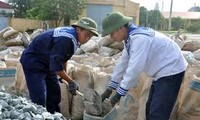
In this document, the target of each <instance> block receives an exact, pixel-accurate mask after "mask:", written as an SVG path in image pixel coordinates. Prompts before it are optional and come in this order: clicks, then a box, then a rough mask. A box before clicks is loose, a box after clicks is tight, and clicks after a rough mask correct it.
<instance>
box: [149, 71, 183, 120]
mask: <svg viewBox="0 0 200 120" xmlns="http://www.w3.org/2000/svg"><path fill="white" fill-rule="evenodd" d="M184 74H185V72H181V73H179V74H176V75H171V76H167V77H162V78H159V79H158V80H157V81H153V83H152V85H151V89H150V93H149V98H148V101H147V103H146V119H147V120H169V117H170V114H171V112H172V109H173V107H174V104H175V102H176V99H177V96H178V93H179V89H180V86H181V83H182V81H183V77H184Z"/></svg>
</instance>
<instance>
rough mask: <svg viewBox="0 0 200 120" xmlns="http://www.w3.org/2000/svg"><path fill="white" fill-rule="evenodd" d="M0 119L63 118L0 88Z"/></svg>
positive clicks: (51, 119)
mask: <svg viewBox="0 0 200 120" xmlns="http://www.w3.org/2000/svg"><path fill="white" fill-rule="evenodd" d="M0 120H65V118H64V117H63V115H62V114H60V113H55V114H51V113H49V112H47V110H46V109H45V108H44V107H42V106H39V105H36V104H33V103H32V102H30V101H29V100H27V99H26V98H24V97H20V96H16V95H12V94H9V93H6V92H5V90H4V89H1V90H0Z"/></svg>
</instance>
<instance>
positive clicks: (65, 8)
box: [27, 0, 86, 26]
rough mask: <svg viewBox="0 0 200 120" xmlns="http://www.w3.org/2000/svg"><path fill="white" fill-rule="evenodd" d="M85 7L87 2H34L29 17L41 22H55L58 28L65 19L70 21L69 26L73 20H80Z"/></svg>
mask: <svg viewBox="0 0 200 120" xmlns="http://www.w3.org/2000/svg"><path fill="white" fill-rule="evenodd" d="M85 7H86V3H85V0H45V1H44V0H34V1H33V3H32V7H31V9H30V10H28V13H27V16H28V17H29V18H35V19H41V20H55V23H56V25H57V26H58V25H59V24H60V22H61V20H62V19H63V18H64V19H65V20H67V21H68V23H67V24H69V20H71V19H78V15H80V14H81V13H82V11H83V9H84V8H85Z"/></svg>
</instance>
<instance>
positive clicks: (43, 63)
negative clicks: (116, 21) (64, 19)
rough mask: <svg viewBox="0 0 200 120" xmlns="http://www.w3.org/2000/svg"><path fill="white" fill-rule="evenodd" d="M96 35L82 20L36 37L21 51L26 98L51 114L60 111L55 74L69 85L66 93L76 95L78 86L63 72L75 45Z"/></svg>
mask: <svg viewBox="0 0 200 120" xmlns="http://www.w3.org/2000/svg"><path fill="white" fill-rule="evenodd" d="M92 36H98V32H97V24H96V23H95V21H94V20H92V19H90V18H86V17H83V18H81V19H80V20H78V21H77V22H76V23H74V24H72V27H58V28H55V29H52V30H48V31H46V32H44V33H42V34H40V35H38V36H37V37H36V38H35V39H34V40H33V41H32V42H31V44H30V45H29V46H28V47H27V48H26V49H25V50H24V51H23V54H22V56H21V59H20V62H21V64H22V67H23V70H24V74H25V78H26V83H27V87H28V90H29V96H30V99H31V100H32V102H34V103H36V104H39V105H42V106H44V107H46V108H47V111H49V112H50V113H54V112H55V111H56V112H60V108H59V103H60V100H61V92H60V86H59V82H58V78H57V75H58V76H59V77H60V78H62V79H63V80H65V81H67V82H68V84H69V92H70V93H71V94H72V95H76V90H77V89H78V86H77V84H76V83H75V82H74V80H72V78H71V77H70V76H69V75H68V74H67V73H66V72H65V69H66V64H67V61H68V60H69V59H70V58H71V57H72V55H73V54H74V52H75V51H76V49H77V47H78V44H84V43H86V42H87V41H88V40H89V39H90V38H91V37H92Z"/></svg>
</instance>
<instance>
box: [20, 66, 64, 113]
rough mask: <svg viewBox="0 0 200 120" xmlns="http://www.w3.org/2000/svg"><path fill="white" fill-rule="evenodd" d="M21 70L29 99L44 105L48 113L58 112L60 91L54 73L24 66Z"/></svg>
mask: <svg viewBox="0 0 200 120" xmlns="http://www.w3.org/2000/svg"><path fill="white" fill-rule="evenodd" d="M22 66H23V65H22ZM23 70H24V74H25V78H26V83H27V87H28V90H29V96H30V99H31V101H32V102H34V103H36V104H38V105H42V106H44V107H46V109H47V111H48V112H50V113H54V112H60V107H59V103H60V101H61V91H60V86H59V82H58V78H57V75H56V73H55V72H47V71H45V72H44V71H40V70H32V69H30V68H26V67H25V66H24V67H23Z"/></svg>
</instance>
